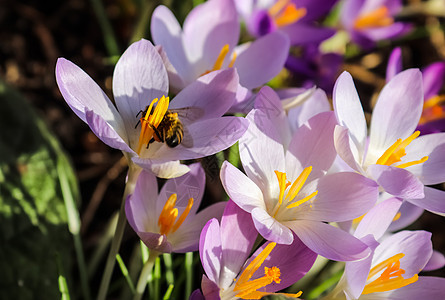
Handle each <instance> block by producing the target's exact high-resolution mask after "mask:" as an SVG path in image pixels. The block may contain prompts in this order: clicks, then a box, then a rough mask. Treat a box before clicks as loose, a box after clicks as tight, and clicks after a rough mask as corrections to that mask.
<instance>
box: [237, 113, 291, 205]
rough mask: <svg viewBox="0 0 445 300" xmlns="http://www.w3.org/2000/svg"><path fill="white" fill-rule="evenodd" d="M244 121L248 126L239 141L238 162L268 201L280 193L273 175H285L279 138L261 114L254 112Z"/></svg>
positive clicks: (263, 114)
mask: <svg viewBox="0 0 445 300" xmlns="http://www.w3.org/2000/svg"><path fill="white" fill-rule="evenodd" d="M246 119H247V120H249V122H250V125H249V128H248V129H247V131H246V133H245V134H244V135H243V136H242V137H241V139H240V141H239V152H240V158H241V162H242V164H243V167H244V171H245V172H246V174H247V176H248V177H249V178H250V179H251V180H252V181H253V182H255V184H256V185H257V186H258V187H259V188H260V189H261V190H262V191H263V194H264V195H265V198H266V199H271V198H273V197H276V195H277V194H278V192H279V186H278V180H277V176H276V175H275V172H274V171H275V170H278V171H280V172H284V171H285V170H284V149H283V145H282V143H281V140H280V139H281V136H280V134H279V133H278V131H277V129H276V128H275V126H274V124H272V122H271V121H270V119H269V117H268V116H267V114H265V113H264V112H263V111H260V110H256V109H254V110H252V111H251V112H250V113H249V114H248V115H247V117H246Z"/></svg>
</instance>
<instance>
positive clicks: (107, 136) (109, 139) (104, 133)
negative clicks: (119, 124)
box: [85, 110, 136, 155]
mask: <svg viewBox="0 0 445 300" xmlns="http://www.w3.org/2000/svg"><path fill="white" fill-rule="evenodd" d="M85 121H86V123H87V124H88V126H90V128H91V130H92V131H93V133H94V134H95V135H96V136H97V137H98V138H99V139H100V140H101V141H102V142H104V143H105V144H106V145H108V146H110V147H111V148H114V149H118V150H121V151H124V152H127V153H130V154H132V155H136V153H135V152H134V151H133V150H132V149H131V148H130V146H128V144H127V142H126V141H125V140H124V139H123V138H122V137H121V136H120V135H119V134H118V133H117V132H116V131H115V130H114V128H113V127H112V126H111V125H110V123H108V122H107V121H105V120H104V119H103V118H102V117H101V116H100V115H98V114H96V113H95V112H93V111H92V110H89V111H86V113H85Z"/></svg>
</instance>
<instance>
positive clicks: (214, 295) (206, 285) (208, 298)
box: [199, 275, 221, 300]
mask: <svg viewBox="0 0 445 300" xmlns="http://www.w3.org/2000/svg"><path fill="white" fill-rule="evenodd" d="M201 289H202V293H203V294H204V296H205V298H199V300H201V299H202V300H221V298H220V297H219V287H218V285H217V284H216V283H214V282H213V281H211V280H209V279H208V278H207V276H205V275H202V281H201Z"/></svg>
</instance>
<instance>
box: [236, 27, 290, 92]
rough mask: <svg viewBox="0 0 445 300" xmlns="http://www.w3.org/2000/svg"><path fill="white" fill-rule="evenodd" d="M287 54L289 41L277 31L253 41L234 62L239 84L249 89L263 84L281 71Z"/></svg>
mask: <svg viewBox="0 0 445 300" xmlns="http://www.w3.org/2000/svg"><path fill="white" fill-rule="evenodd" d="M288 53H289V39H288V38H287V36H286V35H284V34H283V33H281V32H279V31H275V32H273V33H270V34H268V35H265V36H263V37H261V38H259V39H257V40H255V41H254V42H252V44H250V46H249V47H248V48H247V49H246V50H244V51H243V52H242V53H240V54H239V55H238V56H237V59H236V61H235V64H234V67H235V68H236V69H237V71H238V74H239V77H240V84H241V85H242V86H244V87H246V88H249V89H253V88H256V87H259V86H261V85H263V84H265V83H266V82H268V81H269V80H271V79H272V78H273V77H275V76H276V75H277V74H278V73H279V72H280V71H281V70H282V69H283V67H284V63H285V61H286V58H287V55H288Z"/></svg>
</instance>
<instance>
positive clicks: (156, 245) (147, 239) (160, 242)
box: [136, 231, 172, 253]
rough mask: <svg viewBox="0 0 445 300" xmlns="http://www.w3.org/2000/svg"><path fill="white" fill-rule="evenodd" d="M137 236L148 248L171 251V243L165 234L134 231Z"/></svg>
mask: <svg viewBox="0 0 445 300" xmlns="http://www.w3.org/2000/svg"><path fill="white" fill-rule="evenodd" d="M136 233H137V234H138V236H139V238H140V239H141V240H142V242H144V244H145V245H146V246H147V247H148V249H150V250H155V251H158V252H162V253H171V252H172V245H171V244H170V241H169V240H168V239H167V237H166V236H165V235H161V234H159V233H154V232H140V231H138V232H136Z"/></svg>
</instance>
